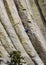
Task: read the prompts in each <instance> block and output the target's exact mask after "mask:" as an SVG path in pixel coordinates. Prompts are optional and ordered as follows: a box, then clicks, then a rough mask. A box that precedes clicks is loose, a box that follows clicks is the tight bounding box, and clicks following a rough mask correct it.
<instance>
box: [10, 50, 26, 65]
mask: <svg viewBox="0 0 46 65" xmlns="http://www.w3.org/2000/svg"><path fill="white" fill-rule="evenodd" d="M10 57H11V65H22V64H24V63H25V62H23V61H24V58H23V57H22V56H21V52H20V51H13V52H12V53H11V54H10ZM22 60H23V61H22Z"/></svg>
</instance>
